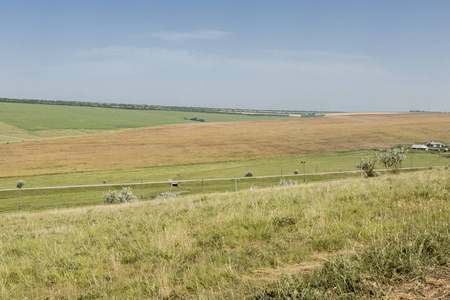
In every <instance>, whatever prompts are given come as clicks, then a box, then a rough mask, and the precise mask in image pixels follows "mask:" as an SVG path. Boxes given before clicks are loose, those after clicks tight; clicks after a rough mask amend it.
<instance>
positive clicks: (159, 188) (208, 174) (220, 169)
mask: <svg viewBox="0 0 450 300" xmlns="http://www.w3.org/2000/svg"><path fill="white" fill-rule="evenodd" d="M375 153H376V151H375V150H366V151H349V152H341V153H332V154H327V155H325V154H324V155H316V156H303V157H290V158H276V159H263V160H249V161H237V162H226V163H211V164H198V165H184V166H170V167H169V166H168V167H155V168H144V169H135V170H121V171H112V172H92V173H72V174H58V175H45V176H29V177H11V178H0V189H11V188H15V186H16V184H17V181H18V180H23V181H25V183H26V185H25V187H24V188H25V189H24V190H23V192H22V195H23V199H22V200H23V209H24V210H25V211H33V210H45V209H54V208H67V207H78V206H87V205H97V204H101V203H102V195H103V193H104V192H106V191H108V190H109V189H119V188H120V187H108V186H105V187H90V188H70V189H49V190H37V191H36V190H27V189H26V188H33V187H47V186H71V185H95V184H103V182H104V181H105V182H106V183H107V184H118V183H138V182H141V179H142V180H143V181H144V182H152V181H167V180H173V181H180V180H192V179H199V180H200V179H202V178H204V179H208V178H233V177H234V176H237V177H243V176H244V175H245V173H246V172H247V171H248V170H251V171H252V172H253V173H254V176H268V175H277V174H279V175H280V177H281V175H282V174H283V175H284V176H285V177H286V176H288V175H289V176H290V177H289V178H290V179H292V180H294V181H297V182H298V183H303V180H304V179H305V180H306V181H307V182H308V183H309V182H312V181H325V180H335V179H342V178H350V177H358V176H360V174H359V173H354V174H345V173H342V174H328V175H314V176H312V175H308V176H306V177H305V178H304V176H303V175H302V174H303V168H302V166H303V165H302V164H301V161H306V164H305V172H306V174H311V173H316V171H317V172H319V173H322V172H340V171H355V170H356V168H355V167H354V166H355V164H356V161H357V160H358V159H359V158H362V157H365V156H369V155H375ZM411 157H412V160H411ZM411 162H412V163H413V165H412V166H413V167H428V166H431V167H433V166H447V165H449V164H450V156H445V155H438V154H434V153H425V152H420V151H416V152H414V153H408V154H407V159H406V161H405V163H404V164H403V167H405V168H410V167H411ZM381 167H382V166H381V165H378V168H381ZM296 169H298V170H299V174H298V175H295V176H294V170H296ZM279 181H280V178H264V179H256V178H254V179H242V180H239V181H238V190H248V189H249V188H250V186H253V187H254V188H257V187H271V186H276V185H278V183H279ZM125 186H126V185H125ZM132 188H133V189H134V192H135V194H136V195H138V196H140V193H141V187H140V186H139V185H138V186H132ZM234 189H235V185H234V181H233V180H231V181H230V180H224V181H222V180H219V181H204V183H203V188H202V185H201V182H190V183H181V184H180V187H178V188H173V187H171V186H170V184H168V183H164V184H148V185H144V186H143V197H144V198H145V199H154V198H155V197H158V196H159V195H161V194H163V193H172V192H176V193H179V194H178V196H185V195H189V194H198V193H213V192H228V191H234ZM17 209H18V193H17V191H11V192H0V212H10V211H17Z"/></svg>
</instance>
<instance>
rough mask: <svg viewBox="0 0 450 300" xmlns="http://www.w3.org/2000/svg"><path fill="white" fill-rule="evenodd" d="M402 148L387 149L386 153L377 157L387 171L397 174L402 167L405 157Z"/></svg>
mask: <svg viewBox="0 0 450 300" xmlns="http://www.w3.org/2000/svg"><path fill="white" fill-rule="evenodd" d="M403 153H404V151H403V148H402V149H388V150H386V153H384V154H381V155H380V156H379V157H378V158H379V160H380V162H381V163H382V164H383V166H384V167H385V168H386V169H387V170H388V172H389V173H393V174H398V173H400V170H401V168H402V163H403V161H404V160H405V158H406V155H404V154H403Z"/></svg>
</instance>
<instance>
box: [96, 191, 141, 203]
mask: <svg viewBox="0 0 450 300" xmlns="http://www.w3.org/2000/svg"><path fill="white" fill-rule="evenodd" d="M137 200H138V198H137V197H136V196H135V195H133V192H132V191H131V188H130V187H124V188H123V189H122V190H121V191H120V192H119V191H116V190H112V191H111V190H110V191H108V192H107V193H104V194H103V202H104V203H106V204H117V203H126V202H135V201H137Z"/></svg>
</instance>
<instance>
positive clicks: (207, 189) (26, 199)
mask: <svg viewBox="0 0 450 300" xmlns="http://www.w3.org/2000/svg"><path fill="white" fill-rule="evenodd" d="M359 176H360V175H359V174H355V173H354V174H345V173H342V174H330V175H314V176H307V178H306V182H307V183H310V182H316V181H325V180H337V179H343V178H351V177H353V178H355V177H359ZM282 179H283V180H285V181H286V182H291V183H292V184H295V185H301V184H303V182H304V179H303V176H289V177H287V176H283V177H281V176H280V177H276V178H243V179H237V180H236V182H235V180H214V181H204V182H203V183H202V182H201V181H196V182H181V183H179V186H177V187H174V186H171V184H170V183H157V184H143V185H142V186H141V185H131V186H130V187H131V188H132V191H133V194H134V195H135V196H136V197H138V199H141V197H142V199H143V200H154V199H165V198H173V197H182V196H187V195H192V194H210V193H219V192H233V191H235V190H236V188H237V190H238V191H242V190H250V189H252V190H257V189H260V188H267V187H274V186H280V181H281V180H282ZM289 180H291V181H289ZM128 186H129V185H123V186H99V187H79V188H65V189H45V190H26V189H25V190H22V191H21V202H22V211H42V210H52V209H64V208H74V207H82V206H92V205H102V204H103V194H104V193H106V192H108V191H109V190H118V191H120V190H121V189H122V188H123V187H128ZM19 208H20V203H19V193H18V191H17V190H15V191H6V192H0V213H7V212H17V211H18V210H19Z"/></svg>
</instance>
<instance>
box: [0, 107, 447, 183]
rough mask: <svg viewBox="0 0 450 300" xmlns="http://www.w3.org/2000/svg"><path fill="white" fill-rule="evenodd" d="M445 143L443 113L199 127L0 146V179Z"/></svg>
mask: <svg viewBox="0 0 450 300" xmlns="http://www.w3.org/2000/svg"><path fill="white" fill-rule="evenodd" d="M429 140H438V141H441V142H444V143H447V142H448V141H449V140H450V114H420V115H417V114H359V115H358V114H354V115H342V116H335V117H333V118H305V119H278V120H266V121H249V122H229V123H198V124H180V125H168V126H160V127H152V128H144V129H134V130H127V131H121V132H114V133H107V134H101V135H94V136H82V137H75V138H60V139H52V140H45V141H35V142H24V143H15V144H3V145H0V165H1V166H2V168H1V169H0V177H7V176H23V175H39V174H61V173H70V172H86V171H100V170H120V169H133V168H142V167H149V166H163V165H186V164H196V163H208V162H223V161H236V160H250V159H260V158H272V157H282V156H297V155H304V154H317V153H321V152H332V151H346V150H353V149H370V148H375V147H391V146H394V145H397V144H403V143H406V144H412V143H415V142H426V141H429Z"/></svg>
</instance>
